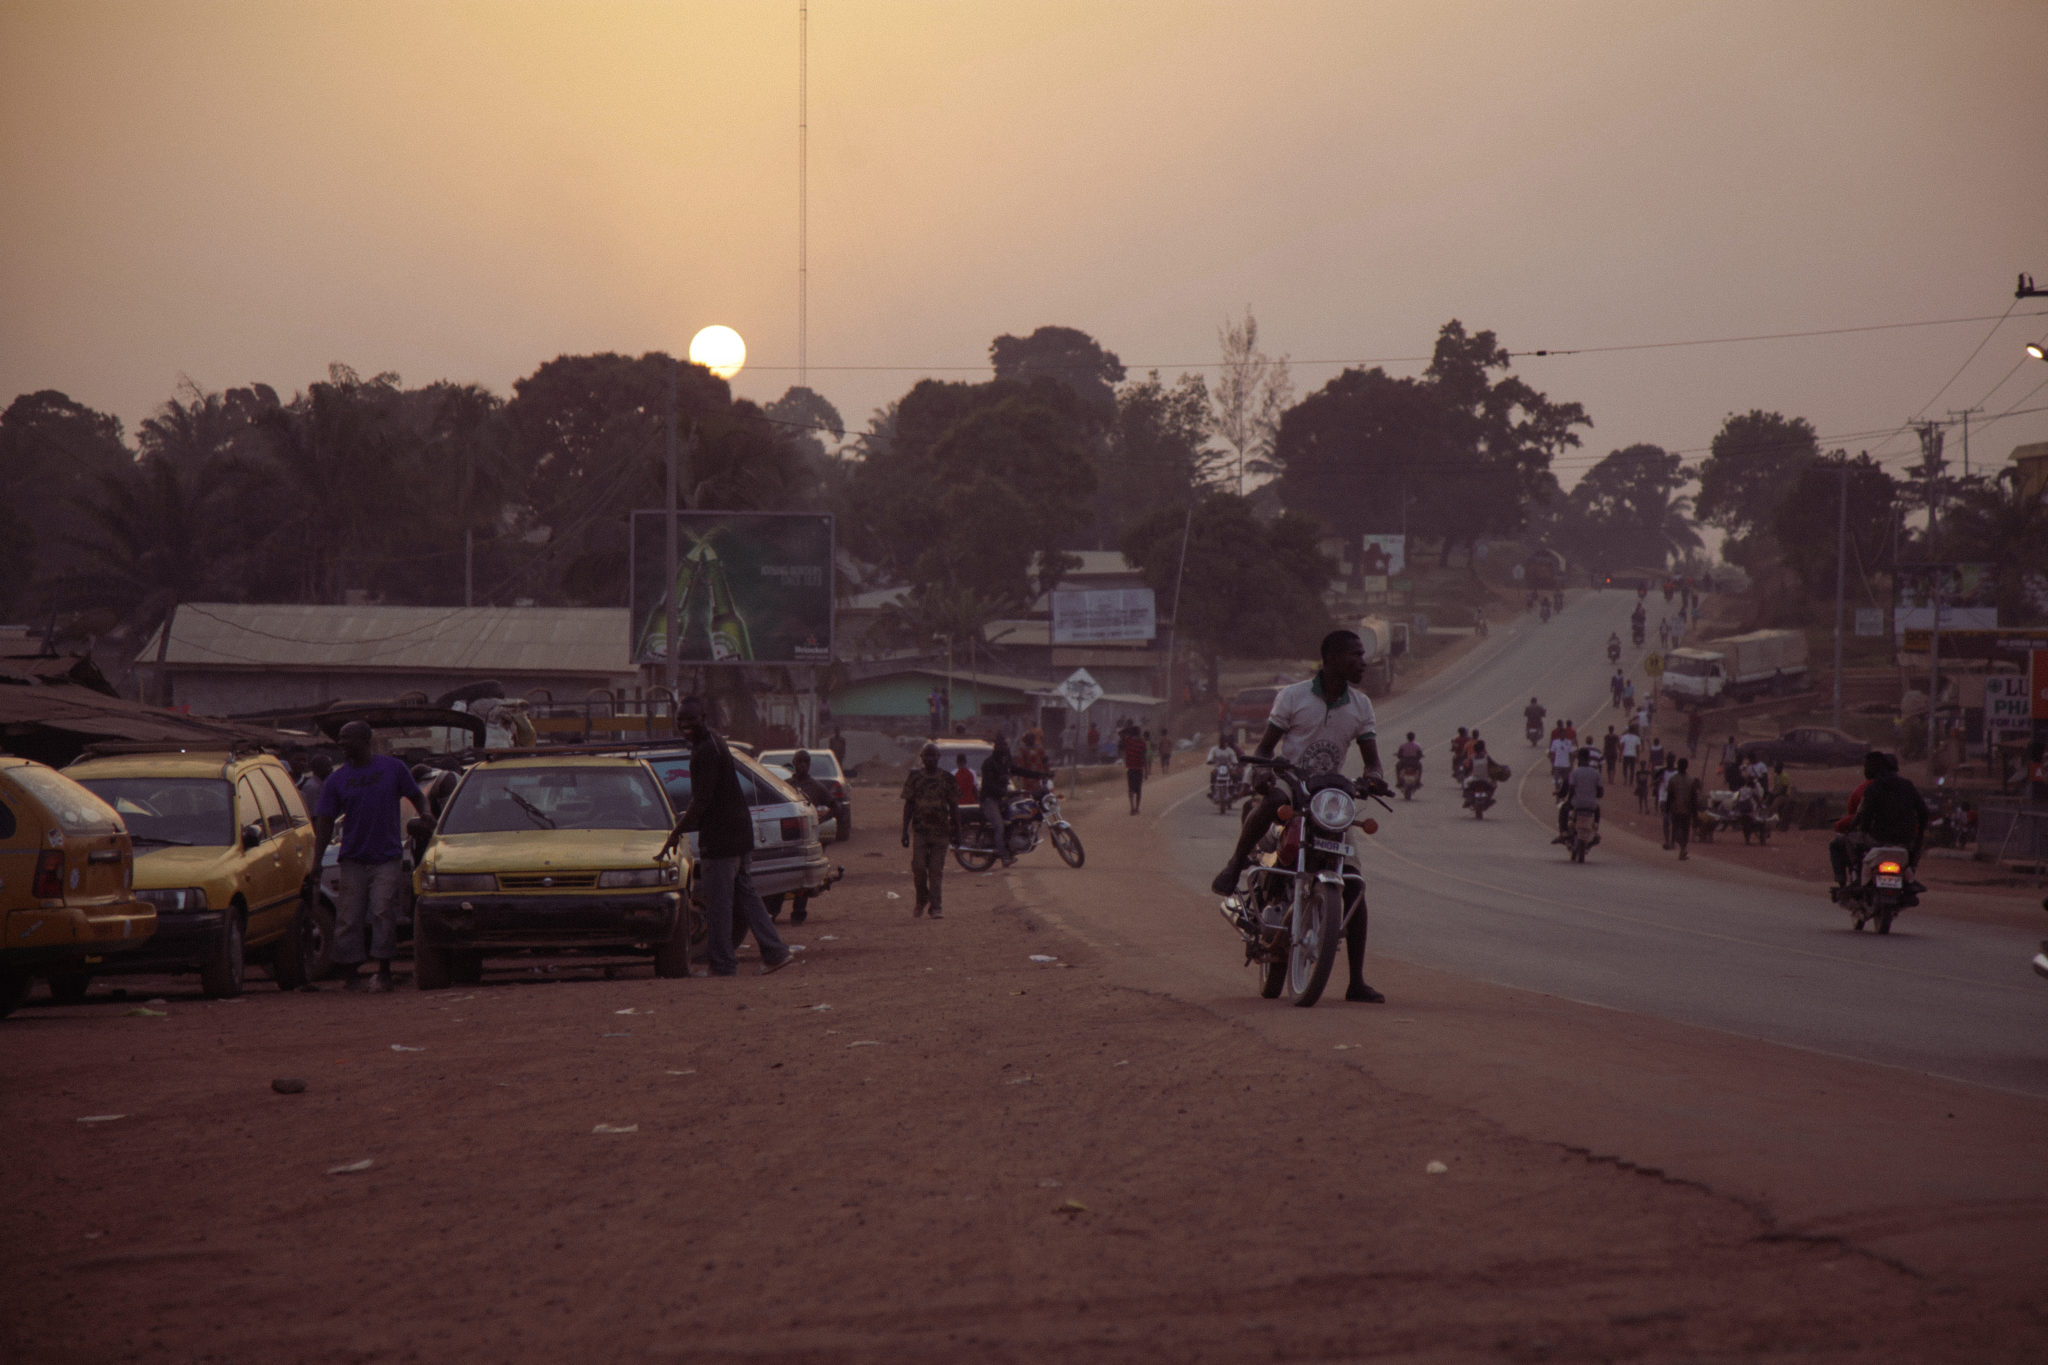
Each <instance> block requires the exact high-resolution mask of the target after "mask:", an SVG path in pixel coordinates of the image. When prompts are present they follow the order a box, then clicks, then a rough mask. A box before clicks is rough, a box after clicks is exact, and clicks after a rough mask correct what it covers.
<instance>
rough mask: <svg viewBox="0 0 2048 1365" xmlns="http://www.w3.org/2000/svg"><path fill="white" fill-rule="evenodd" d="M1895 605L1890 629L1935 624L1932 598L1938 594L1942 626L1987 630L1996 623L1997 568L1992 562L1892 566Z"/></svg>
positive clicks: (1944, 629)
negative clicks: (1896, 589)
mask: <svg viewBox="0 0 2048 1365" xmlns="http://www.w3.org/2000/svg"><path fill="white" fill-rule="evenodd" d="M1892 581H1893V582H1894V583H1895V584H1897V585H1898V606H1897V608H1896V609H1895V610H1894V611H1893V613H1892V629H1893V630H1894V631H1896V632H1897V633H1898V634H1899V635H1901V636H1903V635H1904V634H1905V632H1906V631H1908V630H1930V629H1932V628H1933V626H1934V600H1935V594H1936V592H1937V590H1938V591H1939V593H1940V596H1941V630H1942V634H1943V635H1946V634H1947V633H1948V632H1949V631H1951V630H1989V629H1993V628H1995V627H1996V626H1997V625H1998V569H1997V566H1996V565H1993V564H1901V565H1899V566H1898V568H1897V569H1895V570H1893V573H1892Z"/></svg>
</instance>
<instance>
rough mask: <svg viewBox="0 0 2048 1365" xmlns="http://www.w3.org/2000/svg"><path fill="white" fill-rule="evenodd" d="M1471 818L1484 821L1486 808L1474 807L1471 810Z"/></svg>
mask: <svg viewBox="0 0 2048 1365" xmlns="http://www.w3.org/2000/svg"><path fill="white" fill-rule="evenodd" d="M1472 818H1473V819H1474V820H1484V819H1485V818H1486V807H1484V806H1474V807H1473V808H1472Z"/></svg>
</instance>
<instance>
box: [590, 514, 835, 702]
mask: <svg viewBox="0 0 2048 1365" xmlns="http://www.w3.org/2000/svg"><path fill="white" fill-rule="evenodd" d="M662 517H663V513H661V512H659V511H640V512H635V513H634V514H633V522H632V583H631V588H630V592H631V601H630V603H629V606H630V608H631V612H630V615H631V620H632V622H633V658H634V662H636V663H641V664H658V663H660V662H661V661H662V660H663V659H664V658H665V657H666V656H667V652H668V647H669V639H668V621H669V603H670V601H671V600H673V601H674V602H675V604H676V630H677V635H678V640H677V645H676V657H677V659H678V660H680V661H681V662H683V663H687V664H708V663H738V664H744V663H775V664H789V663H826V662H829V661H830V660H831V658H832V553H833V542H832V519H831V518H830V517H828V516H821V515H818V514H815V513H794V512H678V513H677V514H676V575H675V579H674V581H673V582H670V581H668V572H667V557H668V549H667V539H666V537H665V535H664V534H663V529H662Z"/></svg>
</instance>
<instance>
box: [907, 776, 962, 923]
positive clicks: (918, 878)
mask: <svg viewBox="0 0 2048 1365" xmlns="http://www.w3.org/2000/svg"><path fill="white" fill-rule="evenodd" d="M917 758H918V766H917V767H915V768H913V769H911V770H910V776H908V777H906V778H904V779H903V846H904V847H905V848H907V849H909V850H910V881H911V885H912V886H913V887H914V888H915V889H916V891H917V904H916V905H915V906H913V907H912V908H911V911H910V913H911V914H912V915H922V914H923V913H925V910H926V909H927V908H929V909H930V910H931V915H932V918H933V919H943V918H944V913H943V912H942V910H941V909H940V904H939V878H940V876H941V875H942V874H943V873H944V872H945V870H946V850H947V848H948V847H949V846H950V845H952V844H956V843H958V842H959V841H960V789H959V788H958V787H957V786H955V785H954V782H953V779H952V777H951V776H950V775H948V774H946V773H943V772H941V771H939V746H938V745H936V744H927V745H925V746H924V748H923V749H922V750H920V751H919V752H918V756H917Z"/></svg>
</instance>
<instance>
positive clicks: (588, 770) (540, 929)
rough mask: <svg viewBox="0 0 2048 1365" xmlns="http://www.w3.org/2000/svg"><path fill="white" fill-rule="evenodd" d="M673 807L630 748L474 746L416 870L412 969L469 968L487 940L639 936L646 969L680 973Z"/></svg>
mask: <svg viewBox="0 0 2048 1365" xmlns="http://www.w3.org/2000/svg"><path fill="white" fill-rule="evenodd" d="M675 821H676V815H675V811H674V809H673V807H671V806H670V805H669V800H668V797H667V795H666V794H665V793H664V792H663V791H662V786H661V783H660V782H659V781H657V780H656V778H655V775H654V770H653V769H652V768H650V767H649V766H648V765H647V763H646V762H645V761H644V760H642V759H638V758H631V757H626V756H623V755H611V754H563V755H559V756H555V755H547V756H522V757H508V758H502V759H489V758H487V759H485V761H483V762H481V763H479V764H477V765H476V766H475V767H473V768H471V769H470V770H469V771H468V772H467V773H465V774H464V775H463V778H462V783H461V785H460V786H458V787H457V788H456V789H455V791H454V794H453V795H451V796H450V797H449V798H448V804H447V805H446V806H445V807H444V808H443V809H442V811H441V815H440V818H439V820H438V821H437V823H436V825H435V829H434V837H433V840H432V842H430V843H429V844H428V845H427V850H426V853H425V855H424V856H423V857H422V858H421V860H420V867H419V871H418V874H417V889H418V892H419V897H418V902H417V908H416V911H415V915H414V920H413V940H412V941H413V973H414V980H415V981H416V983H417V984H418V986H419V988H420V989H421V990H427V991H430V990H438V989H441V988H442V987H445V986H447V985H449V984H450V983H451V982H453V981H456V980H463V981H474V980H476V979H477V978H478V977H479V976H480V975H481V973H482V970H483V959H484V957H485V955H486V954H489V953H493V952H504V951H518V950H523V949H534V948H538V949H557V950H575V951H588V950H595V951H598V952H604V953H625V952H632V951H636V950H640V949H643V948H644V949H651V950H652V952H653V956H654V974H655V975H656V976H663V977H680V976H688V975H689V973H690V949H689V938H688V930H687V925H686V918H685V915H684V913H683V891H684V888H685V886H686V885H687V883H688V876H687V869H686V866H685V862H684V859H683V858H682V856H681V855H680V854H679V853H671V854H670V855H669V856H668V857H666V858H661V857H658V856H657V855H658V853H659V852H660V849H661V846H662V844H663V843H664V842H665V841H666V840H667V839H668V832H669V830H670V829H672V828H674V826H675Z"/></svg>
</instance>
